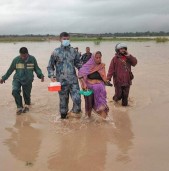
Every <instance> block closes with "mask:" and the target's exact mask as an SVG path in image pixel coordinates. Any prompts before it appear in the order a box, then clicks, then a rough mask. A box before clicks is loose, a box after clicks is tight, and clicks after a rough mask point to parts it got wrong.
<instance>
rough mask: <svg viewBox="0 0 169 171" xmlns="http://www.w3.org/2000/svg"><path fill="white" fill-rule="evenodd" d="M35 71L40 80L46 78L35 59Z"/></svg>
mask: <svg viewBox="0 0 169 171" xmlns="http://www.w3.org/2000/svg"><path fill="white" fill-rule="evenodd" d="M34 71H35V73H36V75H37V77H38V78H39V79H42V78H44V75H43V74H42V71H41V69H40V68H39V66H38V63H37V60H36V59H35V58H34Z"/></svg>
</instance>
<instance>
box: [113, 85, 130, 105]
mask: <svg viewBox="0 0 169 171" xmlns="http://www.w3.org/2000/svg"><path fill="white" fill-rule="evenodd" d="M129 91H130V86H115V95H114V96H113V100H114V101H118V100H122V106H127V105H128V96H129Z"/></svg>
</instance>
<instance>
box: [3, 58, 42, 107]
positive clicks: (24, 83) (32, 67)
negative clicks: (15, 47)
mask: <svg viewBox="0 0 169 171" xmlns="http://www.w3.org/2000/svg"><path fill="white" fill-rule="evenodd" d="M14 70H15V71H16V72H15V74H14V77H13V82H12V95H13V96H14V98H15V102H16V105H17V108H22V107H23V103H22V96H21V95H20V93H21V87H22V91H23V97H24V101H25V104H26V105H30V103H31V99H30V95H31V89H32V82H33V79H34V74H33V72H34V71H35V73H36V74H37V77H38V78H40V79H41V78H43V77H44V75H43V74H42V71H41V69H40V68H39V66H38V64H37V61H36V59H35V57H33V56H31V55H29V57H28V58H27V60H23V59H22V58H21V57H20V56H17V57H16V58H15V59H14V60H13V61H12V64H11V66H10V68H9V69H8V71H7V73H6V74H5V75H4V76H3V77H2V79H3V80H4V81H5V80H7V79H8V77H9V76H10V75H11V74H12V72H13V71H14Z"/></svg>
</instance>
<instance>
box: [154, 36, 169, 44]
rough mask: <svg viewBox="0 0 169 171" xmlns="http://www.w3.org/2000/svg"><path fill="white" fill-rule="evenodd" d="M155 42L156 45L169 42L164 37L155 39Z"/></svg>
mask: <svg viewBox="0 0 169 171" xmlns="http://www.w3.org/2000/svg"><path fill="white" fill-rule="evenodd" d="M155 40H156V42H157V43H164V42H167V41H169V39H168V38H166V37H157V38H156V39H155Z"/></svg>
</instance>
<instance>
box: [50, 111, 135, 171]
mask: <svg viewBox="0 0 169 171" xmlns="http://www.w3.org/2000/svg"><path fill="white" fill-rule="evenodd" d="M110 112H111V111H110ZM112 113H113V118H114V121H115V124H116V128H114V127H113V126H112V124H111V123H110V122H97V120H96V119H95V118H94V117H93V118H92V119H91V120H90V122H85V121H84V120H83V119H81V120H76V121H72V120H71V121H67V122H65V123H64V124H63V123H62V124H60V125H59V124H58V123H57V124H56V127H57V129H58V127H60V129H62V128H64V127H67V131H68V132H69V133H68V134H65V135H64V136H62V138H61V139H58V141H57V145H56V149H54V151H55V152H52V154H50V156H49V159H48V168H49V169H50V170H51V171H55V170H79V169H80V170H89V171H90V170H91V171H93V170H97V171H103V170H105V167H106V162H107V161H106V160H107V159H106V157H107V156H111V158H112V160H113V158H116V161H117V162H121V163H127V162H129V161H130V160H131V159H130V156H129V150H130V149H131V148H132V146H133V143H132V139H133V137H134V135H133V132H132V130H131V122H130V118H129V116H128V114H127V112H118V111H117V112H114V110H113V112H112ZM81 123H83V124H84V125H83V127H80V124H81ZM108 146H110V148H109V147H108ZM114 148H117V150H116V151H117V152H115V151H114ZM89 163H90V164H89ZM112 167H113V166H110V168H112Z"/></svg>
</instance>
